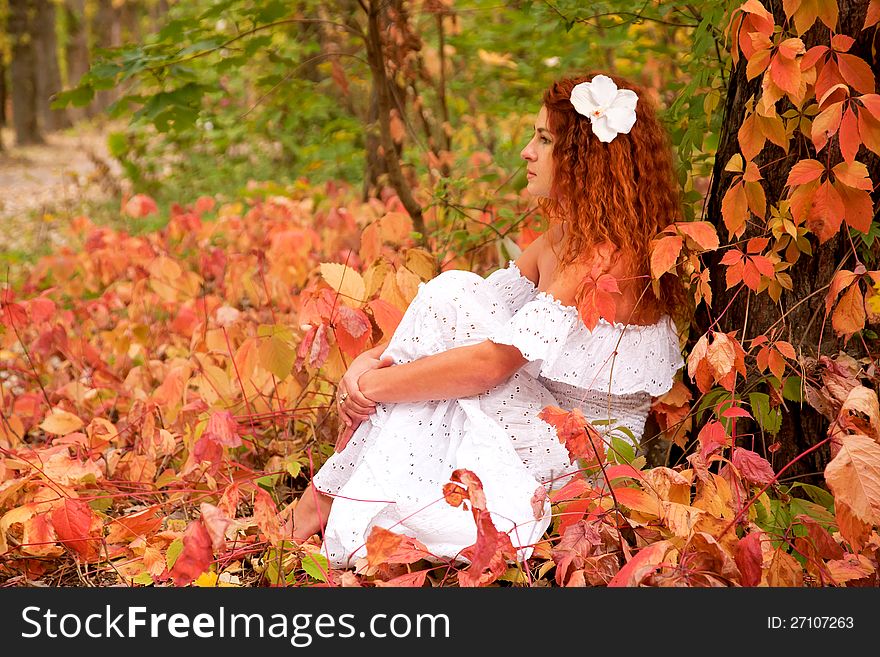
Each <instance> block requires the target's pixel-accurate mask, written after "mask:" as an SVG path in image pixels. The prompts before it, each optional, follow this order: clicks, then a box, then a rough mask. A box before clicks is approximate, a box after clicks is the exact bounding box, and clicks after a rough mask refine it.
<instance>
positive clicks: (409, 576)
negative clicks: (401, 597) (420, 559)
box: [373, 570, 428, 588]
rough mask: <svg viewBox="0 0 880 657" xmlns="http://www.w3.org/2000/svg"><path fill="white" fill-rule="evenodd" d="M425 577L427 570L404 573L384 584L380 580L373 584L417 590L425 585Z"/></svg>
mask: <svg viewBox="0 0 880 657" xmlns="http://www.w3.org/2000/svg"><path fill="white" fill-rule="evenodd" d="M427 576H428V571H427V570H417V571H416V572H414V573H405V574H403V575H398V576H397V577H395V578H393V579H389V580H387V581H384V582H383V581H381V580H377V581H375V582H373V584H375V585H376V586H394V587H398V586H399V587H403V586H405V587H409V588H417V587H421V586H424V585H425V578H426V577H427Z"/></svg>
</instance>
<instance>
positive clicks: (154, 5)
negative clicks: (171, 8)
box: [148, 0, 168, 32]
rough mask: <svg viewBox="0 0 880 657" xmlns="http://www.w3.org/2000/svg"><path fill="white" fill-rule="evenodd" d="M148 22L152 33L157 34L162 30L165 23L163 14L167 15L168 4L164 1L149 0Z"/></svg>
mask: <svg viewBox="0 0 880 657" xmlns="http://www.w3.org/2000/svg"><path fill="white" fill-rule="evenodd" d="M148 11H149V14H150V21H151V22H152V24H153V31H154V32H158V31H159V30H161V29H162V24H163V23H164V22H165V14H167V13H168V3H167V2H166V0H151V1H150V6H149V10H148Z"/></svg>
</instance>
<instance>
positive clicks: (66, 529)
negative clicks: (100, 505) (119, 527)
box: [52, 497, 101, 561]
mask: <svg viewBox="0 0 880 657" xmlns="http://www.w3.org/2000/svg"><path fill="white" fill-rule="evenodd" d="M100 526H101V522H100V520H98V518H97V516H96V515H95V514H94V512H93V511H92V509H91V507H90V506H89V505H88V504H86V503H85V502H83V501H82V500H78V499H74V498H71V497H66V498H64V504H63V505H61V506H58V507H56V508H55V509H53V510H52V527H53V528H54V529H55V535H56V536H57V537H58V542H59V543H62V544H63V545H65V546H67V547H69V548H70V549H71V550H73V551H74V552H76V553H77V554H78V555H79V556H80V557H81V558H82V559H84V560H86V561H92V560H94V559H95V558H97V556H98V548H99V546H100V538H99V537H97V536H96V535H95V534H96V533H97V531H99V530H100Z"/></svg>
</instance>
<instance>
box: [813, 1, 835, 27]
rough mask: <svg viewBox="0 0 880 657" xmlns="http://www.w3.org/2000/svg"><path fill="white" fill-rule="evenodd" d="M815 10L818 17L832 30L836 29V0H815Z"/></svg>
mask: <svg viewBox="0 0 880 657" xmlns="http://www.w3.org/2000/svg"><path fill="white" fill-rule="evenodd" d="M816 10H817V12H818V14H819V18H820V19H821V20H822V22H823V23H825V25H827V26H828V28H829V29H831V30H832V31H833V30H836V29H837V17H838V8H837V0H816Z"/></svg>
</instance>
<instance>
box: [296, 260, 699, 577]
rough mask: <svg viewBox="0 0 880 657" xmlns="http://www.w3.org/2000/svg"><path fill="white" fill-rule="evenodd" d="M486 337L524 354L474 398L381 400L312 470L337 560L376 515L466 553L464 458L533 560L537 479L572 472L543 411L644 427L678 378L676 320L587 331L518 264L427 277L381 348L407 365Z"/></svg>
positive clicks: (469, 537)
mask: <svg viewBox="0 0 880 657" xmlns="http://www.w3.org/2000/svg"><path fill="white" fill-rule="evenodd" d="M486 339H489V340H492V341H493V342H496V343H501V344H507V345H513V346H515V347H517V348H518V349H519V350H520V352H521V353H522V355H523V356H524V357H525V358H526V359H528V361H529V362H528V363H526V364H525V365H524V366H523V367H522V368H520V369H519V370H518V371H517V372H516V373H515V374H514V375H513V376H511V377H510V379H508V380H507V381H506V382H504V383H502V384H500V385H498V386H496V387H494V388H492V389H491V390H487V391H486V392H484V393H482V394H480V395H476V396H473V397H466V398H459V399H444V400H437V401H428V402H412V403H396V404H378V405H377V406H376V413H375V414H374V415H372V416H371V418H370V420H368V421H366V422H364V423H362V424H361V425H360V426H359V427H358V429H357V430H356V431H355V433H354V435H353V436H352V438H351V440H350V441H349V443H348V445H347V446H346V447H345V449H344V450H342V451H341V452H339V453H337V454H334V455H333V456H332V457H331V458H330V459H328V461H327V462H326V463H325V464H324V465H323V467H322V468H321V469H320V471H319V472H318V473H316V474H315V476H314V481H313V484H314V486H315V487H316V488H317V489H318V490H320V491H321V492H323V493H325V494H328V495H331V496H333V498H334V502H333V506H332V509H331V511H330V514H329V517H328V518H327V522H326V527H325V532H324V544H323V549H324V552H325V554H326V555H327V557H328V559H329V561H330V563H331V565H333V566H335V567H349V566H353V565H354V561H355V560H356V559H357V558H358V557H360V556H364V555H365V554H366V550H365V542H366V539H367V536H369V533H370V531H371V529H372V527H373V526H377V525H378V526H381V527H385V528H387V529H391V530H392V531H394V532H397V533H401V534H406V535H408V536H412V537H413V538H416V539H418V540H419V541H421V542H422V543H424V544H425V545H426V546H427V548H428V549H429V550H430V551H431V553H432V554H434V555H436V556H437V557H438V558H441V559H444V558H456V557H458V556H459V555H460V552H461V550H462V549H464V548H466V547H468V546H470V545H473V544H474V542H475V540H476V527H475V524H474V520H473V516H472V515H471V513H470V512H466V511H463V510H462V509H460V508H455V507H452V506H450V505H449V504H447V503H446V501H445V500H444V498H443V490H442V489H443V485H444V484H445V483H447V482H448V481H449V476H450V475H451V474H452V472H453V471H454V470H456V469H458V468H466V469H468V470H472V471H473V472H474V473H476V474H477V476H478V477H479V478H480V480H481V481H482V483H483V487H484V490H485V493H486V500H487V508H488V509H489V511H490V513H491V515H492V520H493V522H494V524H495V526H496V527H497V528H498V529H499V530H500V531H504V532H508V533H509V535H510V538H511V541H512V542H513V545H514V547H516V548H517V549H518V556H519V557H520V558H528V556H529V555H530V553H531V548H530V546H531V545H533V544H534V543H535V542H537V541H538V540H540V538H541V536H542V535H543V534H544V532H545V531H546V529H547V527H548V526H549V524H550V521H551V517H550V505H549V502H547V501H545V502H544V504H543V510H541V508H540V506H539V508H538V510H537V512H536V509H535V508H534V507H533V499H535V496H536V490H537V489H538V487H543V488H544V489H546V490H550V489H553V488H556V487H559V486H561V485H562V484H564V483H565V481H567V480H568V479H569V477H570V475H571V474H572V473H573V472H575V471H576V470H577V463H575V464H574V465H573V464H571V463H570V462H569V457H568V453H567V451H566V449H565V447H564V445H561V444H560V442H559V440H558V438H557V436H556V432H555V430H554V429H553V428H552V427H551V426H550V425H548V424H547V423H545V422H544V421H543V420H541V419H539V418H538V413H539V412H540V411H541V409H542V408H544V407H545V406H548V405H557V406H561V407H562V408H566V409H570V408H575V407H579V408H580V409H581V410H582V411H583V413H584V415H585V416H586V417H587V418H588V419H591V420H610V422H609V423H608V424H607V425H605V427H604V428H605V429H606V430H607V429H613V427H615V426H625V427H627V428H628V429H629V430H630V431H631V432H632V433H633V434H634V435H635V436H636V438H638V437H640V436H641V433H642V431H643V430H644V424H645V419H646V417H647V414H648V411H649V408H650V404H651V397H652V396H656V395H660V394H662V393H664V392H666V391H667V390H669V389H670V388H671V387H672V382H673V375H674V374H675V372H676V371H677V370H678V369H679V368H680V367H681V366H682V364H683V361H682V357H681V352H680V349H679V343H678V338H677V337H676V332H675V327H674V325H673V323H672V321H671V320H670V319H669V318H668V317H664V318H662V319H661V320H660V321H659V322H658V323H656V324H652V325H649V326H635V325H629V326H624V325H622V324H611V323H608V322H606V321H605V320H600V322H599V324H598V325H597V326H596V327H595V328H594V329H593V330H592V331H590V330H588V329H587V328H586V326H585V325H584V324H583V322H582V321H581V320H580V318H579V316H578V313H577V310H576V309H574V308H573V307H571V306H565V305H562V304H561V303H559V301H557V300H556V299H554V298H553V297H552V296H550V295H548V294H546V293H545V292H540V291H538V290H537V288H536V287H535V285H534V284H533V283H532V282H531V281H530V280H529V279H528V278H526V277H525V276H523V275H522V274H521V272H520V271H519V269H518V268H517V266H516V264H515V263H513V262H512V261H511V263H510V264H509V266H508V267H507V268H506V269H499V270H497V271H495V272H494V273H492V274H491V275H490V276H488V277H486V278H482V277H480V276H478V275H477V274H474V273H472V272H466V271H447V272H444V273H442V274H440V275H439V276H438V277H436V278H435V279H433V280H431V281H429V282H428V283H423V284H422V285H420V286H419V291H418V294H417V295H416V297H415V298H414V299H413V301H412V303H411V304H410V306H409V308H408V309H407V311H406V313H405V314H404V316H403V319H402V320H401V322H400V325H399V326H398V327H397V330H396V331H395V333H394V336H393V338H392V339H391V341H390V343H389V345H388V347H387V348H386V350H385V352H384V353H385V355H387V356H391V357H392V359H393V361H394V363H395V364H401V363H407V362H410V361H413V360H416V359H418V358H422V357H424V356H429V355H431V354H436V353H439V352H441V351H445V350H447V349H451V348H453V347H459V346H463V345H469V344H474V343H478V342H482V341H483V340H486ZM392 367H393V365H392ZM609 410H610V412H609ZM538 497H539V498H540V495H539V496H538Z"/></svg>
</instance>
